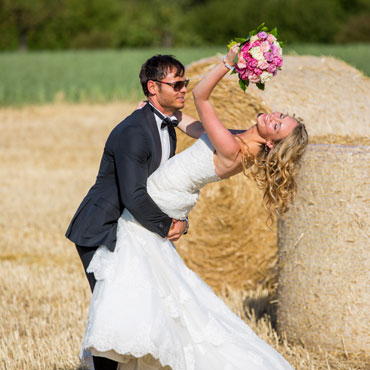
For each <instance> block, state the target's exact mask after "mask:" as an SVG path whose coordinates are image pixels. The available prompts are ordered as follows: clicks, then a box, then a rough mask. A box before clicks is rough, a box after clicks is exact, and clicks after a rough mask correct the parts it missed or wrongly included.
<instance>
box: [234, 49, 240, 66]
mask: <svg viewBox="0 0 370 370" xmlns="http://www.w3.org/2000/svg"><path fill="white" fill-rule="evenodd" d="M239 51H240V50H239ZM233 62H234V63H238V62H239V58H238V54H236V55H235V57H234V60H233Z"/></svg>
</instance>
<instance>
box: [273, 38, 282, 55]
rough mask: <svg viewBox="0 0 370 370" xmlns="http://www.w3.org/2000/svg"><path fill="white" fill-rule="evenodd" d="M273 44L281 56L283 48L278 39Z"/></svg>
mask: <svg viewBox="0 0 370 370" xmlns="http://www.w3.org/2000/svg"><path fill="white" fill-rule="evenodd" d="M273 45H274V46H275V48H276V54H277V55H279V56H281V55H282V50H281V46H280V44H279V43H278V42H277V41H275V42H274V44H273Z"/></svg>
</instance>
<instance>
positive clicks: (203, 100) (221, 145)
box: [193, 44, 240, 160]
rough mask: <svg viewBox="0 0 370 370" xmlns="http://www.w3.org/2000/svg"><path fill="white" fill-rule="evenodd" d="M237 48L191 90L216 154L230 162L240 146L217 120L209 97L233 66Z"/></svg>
mask: <svg viewBox="0 0 370 370" xmlns="http://www.w3.org/2000/svg"><path fill="white" fill-rule="evenodd" d="M238 48H239V44H236V45H234V46H232V47H231V48H230V50H229V52H228V53H227V55H226V57H225V59H224V60H223V61H222V62H220V63H218V64H217V65H216V66H215V67H213V68H212V70H210V71H209V72H208V73H207V74H206V75H205V76H204V77H203V78H202V80H201V81H200V82H199V83H198V84H197V85H196V86H195V88H194V89H193V97H194V103H195V106H196V108H197V111H198V114H199V118H200V120H201V122H202V123H203V128H204V129H205V131H206V132H207V135H208V137H209V139H210V140H211V142H212V144H213V146H214V148H215V150H216V152H217V154H218V155H220V156H222V157H224V158H227V159H230V160H235V156H236V155H237V154H238V152H239V151H240V145H239V143H238V141H237V140H236V139H235V137H234V136H233V135H232V133H231V132H230V131H229V130H228V129H227V128H226V127H225V126H224V125H223V123H222V122H221V120H220V119H219V118H218V116H217V113H216V111H215V109H214V108H213V106H212V104H211V102H210V101H209V97H210V95H211V93H212V90H213V89H214V87H215V86H216V85H217V83H218V82H219V81H220V80H221V79H222V77H224V76H225V75H226V73H227V72H229V71H230V69H229V68H228V66H233V65H234V64H235V63H234V58H235V56H236V55H237V53H238ZM227 65H228V66H227Z"/></svg>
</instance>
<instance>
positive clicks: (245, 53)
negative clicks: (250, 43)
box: [242, 50, 251, 61]
mask: <svg viewBox="0 0 370 370" xmlns="http://www.w3.org/2000/svg"><path fill="white" fill-rule="evenodd" d="M242 53H243V57H244V59H245V60H247V61H248V58H250V56H251V55H250V54H249V51H248V50H243V51H242Z"/></svg>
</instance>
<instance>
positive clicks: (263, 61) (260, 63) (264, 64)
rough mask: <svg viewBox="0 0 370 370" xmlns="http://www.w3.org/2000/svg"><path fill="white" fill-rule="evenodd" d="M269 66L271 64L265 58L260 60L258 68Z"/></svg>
mask: <svg viewBox="0 0 370 370" xmlns="http://www.w3.org/2000/svg"><path fill="white" fill-rule="evenodd" d="M268 66H269V64H268V63H267V62H266V61H265V60H262V61H260V62H258V68H259V69H266V68H267V67H268Z"/></svg>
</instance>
